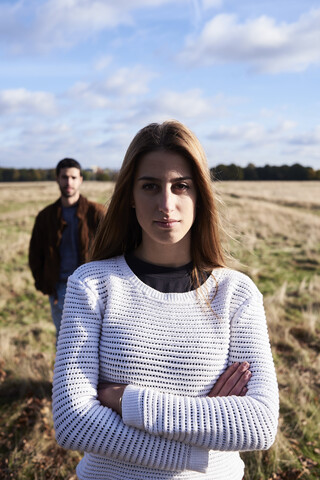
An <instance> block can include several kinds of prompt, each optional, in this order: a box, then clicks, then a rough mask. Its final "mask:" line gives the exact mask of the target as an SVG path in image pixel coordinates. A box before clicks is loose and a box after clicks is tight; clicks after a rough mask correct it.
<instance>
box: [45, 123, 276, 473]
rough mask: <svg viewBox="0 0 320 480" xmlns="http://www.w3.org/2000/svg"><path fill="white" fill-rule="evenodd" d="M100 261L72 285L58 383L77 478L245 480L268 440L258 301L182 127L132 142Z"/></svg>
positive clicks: (267, 375) (271, 420) (265, 343)
mask: <svg viewBox="0 0 320 480" xmlns="http://www.w3.org/2000/svg"><path fill="white" fill-rule="evenodd" d="M92 260H93V261H92V262H90V263H88V264H86V265H84V266H82V267H80V268H79V269H77V270H76V272H75V273H74V274H73V275H72V276H71V277H70V278H69V281H68V288H67V294H66V300H65V305H64V313H63V322H62V328H61V332H60V336H59V342H58V351H57V358H56V365H55V372H54V386H53V416H54V425H55V429H56V437H57V440H58V442H59V444H60V445H61V446H62V447H64V448H70V449H76V450H81V451H84V452H85V455H84V458H83V459H82V460H81V461H80V463H79V465H78V466H77V475H78V478H79V479H80V480H89V479H90V480H96V479H99V480H118V479H121V480H138V479H139V480H141V479H149V480H158V479H160V480H162V479H199V480H200V479H208V480H209V479H210V480H241V479H242V477H243V473H244V466H243V462H242V460H241V459H240V456H239V453H238V452H239V451H243V450H256V449H267V448H269V447H270V445H271V444H272V443H273V441H274V438H275V434H276V429H277V419H278V390H277V382H276V376H275V370H274V366H273V361H272V355H271V350H270V345H269V339H268V333H267V326H266V321H265V315H264V310H263V303H262V296H261V294H260V292H259V291H258V289H257V288H256V286H255V285H254V284H253V283H252V281H251V280H250V279H249V278H248V277H247V276H245V275H244V274H242V273H239V272H236V271H234V270H231V269H228V268H226V267H225V263H224V256H223V250H222V247H221V244H220V240H219V228H218V217H217V213H216V208H215V203H214V197H213V193H212V185H211V180H210V174H209V170H208V166H207V162H206V159H205V154H204V152H203V150H202V147H201V145H200V144H199V141H198V140H197V138H196V137H195V136H194V135H193V133H192V132H190V130H188V129H187V128H186V127H185V126H184V125H182V124H180V123H179V122H176V121H170V122H165V123H163V124H160V125H158V124H151V125H148V126H147V127H145V128H144V129H142V130H141V131H140V132H138V134H137V135H136V136H135V138H134V139H133V141H132V142H131V144H130V146H129V148H128V150H127V153H126V156H125V159H124V162H123V165H122V168H121V170H120V173H119V177H118V180H117V183H116V186H115V190H114V194H113V197H112V199H111V202H110V205H109V208H108V212H107V214H106V217H105V218H104V220H103V221H102V222H101V224H100V228H99V231H98V233H97V236H96V239H95V244H94V247H93V251H92ZM249 365H250V369H249Z"/></svg>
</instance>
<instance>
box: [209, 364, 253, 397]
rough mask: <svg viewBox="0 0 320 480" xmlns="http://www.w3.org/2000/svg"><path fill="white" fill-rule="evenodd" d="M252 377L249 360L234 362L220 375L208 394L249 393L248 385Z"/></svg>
mask: <svg viewBox="0 0 320 480" xmlns="http://www.w3.org/2000/svg"><path fill="white" fill-rule="evenodd" d="M250 378H251V372H250V370H249V363H248V362H242V363H240V364H239V363H238V362H237V363H234V364H232V365H231V366H230V367H228V368H227V369H226V371H225V372H223V374H222V375H221V376H220V377H219V379H218V380H217V382H216V383H215V385H214V387H213V388H212V390H211V391H210V393H209V395H208V396H209V397H218V396H219V397H222V396H229V395H238V396H243V395H245V394H246V393H247V387H246V386H247V383H248V381H249V380H250Z"/></svg>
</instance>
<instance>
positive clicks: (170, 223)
mask: <svg viewBox="0 0 320 480" xmlns="http://www.w3.org/2000/svg"><path fill="white" fill-rule="evenodd" d="M154 223H155V224H156V225H158V226H159V227H161V228H172V227H174V226H175V225H176V224H177V223H179V221H178V220H173V219H168V220H155V222H154Z"/></svg>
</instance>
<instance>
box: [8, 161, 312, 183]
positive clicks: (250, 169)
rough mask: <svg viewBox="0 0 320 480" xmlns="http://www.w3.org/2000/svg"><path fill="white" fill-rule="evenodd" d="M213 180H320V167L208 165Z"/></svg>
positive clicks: (41, 177)
mask: <svg viewBox="0 0 320 480" xmlns="http://www.w3.org/2000/svg"><path fill="white" fill-rule="evenodd" d="M210 172H211V176H212V179H213V180H320V170H314V169H313V168H311V167H304V166H303V165H300V164H299V163H295V164H294V165H290V166H289V165H281V166H274V165H265V166H264V167H256V166H255V165H254V164H253V163H250V164H249V165H247V166H246V167H239V166H237V165H235V164H234V163H232V164H231V165H223V164H219V165H217V166H216V167H213V168H211V169H210ZM82 174H83V178H84V179H85V180H97V181H104V182H106V181H114V180H116V178H117V174H118V171H117V170H110V169H104V170H103V169H101V168H98V169H97V170H95V171H92V170H83V171H82ZM55 178H56V173H55V169H53V168H52V169H42V168H1V167H0V182H33V181H48V180H55Z"/></svg>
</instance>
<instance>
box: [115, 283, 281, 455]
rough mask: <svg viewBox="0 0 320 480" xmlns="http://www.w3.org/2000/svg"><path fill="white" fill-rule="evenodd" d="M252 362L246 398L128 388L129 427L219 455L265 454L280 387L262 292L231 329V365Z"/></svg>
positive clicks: (271, 437) (125, 397)
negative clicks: (213, 451) (237, 362)
mask: <svg viewBox="0 0 320 480" xmlns="http://www.w3.org/2000/svg"><path fill="white" fill-rule="evenodd" d="M243 360H247V361H248V362H249V363H250V371H251V372H252V377H251V380H250V382H249V385H248V393H247V395H246V396H245V397H239V396H228V397H212V398H210V397H185V396H176V395H173V394H170V393H161V392H159V391H156V390H154V389H150V388H138V387H135V386H132V385H129V386H128V387H126V389H125V391H124V395H123V399H122V412H123V413H122V416H123V421H124V423H125V424H127V425H131V426H134V427H136V428H139V429H142V430H144V431H146V432H148V433H151V434H153V435H159V436H161V437H165V438H168V439H174V440H176V441H179V442H185V443H186V444H189V445H197V446H200V447H204V448H208V449H213V450H220V451H223V450H229V451H231V450H233V451H244V450H262V449H268V448H269V447H270V446H271V445H272V443H273V442H274V439H275V435H276V431H277V421H278V410H279V399H278V387H277V380H276V374H275V369H274V365H273V359H272V354H271V349H270V343H269V337H268V331H267V325H266V319H265V313H264V308H263V303H262V295H261V294H260V292H258V291H257V292H256V294H255V295H254V296H253V297H251V298H250V299H248V300H246V301H245V302H244V303H243V304H242V305H241V307H240V308H239V309H238V311H237V312H236V314H235V315H234V317H233V319H232V321H231V325H230V350H229V362H230V364H231V363H233V362H236V361H243Z"/></svg>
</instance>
